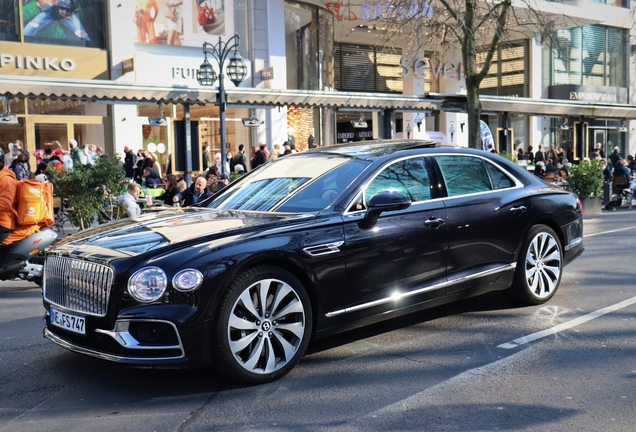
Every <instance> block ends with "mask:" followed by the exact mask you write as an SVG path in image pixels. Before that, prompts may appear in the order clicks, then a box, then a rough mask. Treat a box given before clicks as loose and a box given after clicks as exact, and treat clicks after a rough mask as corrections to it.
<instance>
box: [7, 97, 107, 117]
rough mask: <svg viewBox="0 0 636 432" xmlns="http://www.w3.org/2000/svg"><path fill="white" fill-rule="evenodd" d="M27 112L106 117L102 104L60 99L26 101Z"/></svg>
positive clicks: (104, 106) (104, 107)
mask: <svg viewBox="0 0 636 432" xmlns="http://www.w3.org/2000/svg"><path fill="white" fill-rule="evenodd" d="M12 106H13V105H12ZM27 111H28V113H29V114H55V115H92V116H101V117H106V116H107V115H108V114H107V110H106V105H104V104H97V103H91V102H82V101H72V100H61V99H55V100H53V99H27Z"/></svg>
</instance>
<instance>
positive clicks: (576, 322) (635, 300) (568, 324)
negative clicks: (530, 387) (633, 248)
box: [497, 297, 636, 349]
mask: <svg viewBox="0 0 636 432" xmlns="http://www.w3.org/2000/svg"><path fill="white" fill-rule="evenodd" d="M634 303H636V297H632V298H629V299H627V300H624V301H622V302H620V303H616V304H614V305H611V306H607V307H605V308H603V309H599V310H597V311H595V312H591V313H589V314H587V315H583V316H581V317H578V318H575V319H573V320H571V321H568V322H564V323H562V324H559V325H556V326H554V327H552V328H549V329H546V330H542V331H540V332H536V333H532V334H530V335H528V336H523V337H520V338H519V339H515V340H513V341H511V342H506V343H503V344H501V345H498V346H497V348H503V349H512V348H516V347H518V346H519V345H524V344H527V343H529V342H533V341H536V340H538V339H541V338H544V337H546V336H551V335H555V334H557V333H559V332H562V331H564V330H568V329H571V328H572V327H576V326H578V325H581V324H584V323H586V322H588V321H591V320H593V319H595V318H598V317H601V316H603V315H605V314H608V313H610V312H614V311H617V310H619V309H623V308H624V307H627V306H630V305H633V304H634Z"/></svg>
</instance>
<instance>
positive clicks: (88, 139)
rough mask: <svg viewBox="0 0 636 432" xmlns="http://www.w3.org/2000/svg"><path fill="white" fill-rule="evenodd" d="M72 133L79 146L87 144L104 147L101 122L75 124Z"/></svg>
mask: <svg viewBox="0 0 636 432" xmlns="http://www.w3.org/2000/svg"><path fill="white" fill-rule="evenodd" d="M73 135H74V137H75V139H76V140H77V143H78V144H79V145H80V146H85V145H88V144H93V145H96V146H97V147H101V148H103V149H105V148H106V146H105V142H104V125H101V124H76V125H74V127H73Z"/></svg>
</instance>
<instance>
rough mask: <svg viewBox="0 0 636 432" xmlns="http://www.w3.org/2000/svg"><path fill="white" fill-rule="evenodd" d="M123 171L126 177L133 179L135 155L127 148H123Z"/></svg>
mask: <svg viewBox="0 0 636 432" xmlns="http://www.w3.org/2000/svg"><path fill="white" fill-rule="evenodd" d="M124 155H125V156H124V170H125V171H126V177H128V178H135V154H134V153H133V151H132V149H131V148H130V147H128V146H126V147H124Z"/></svg>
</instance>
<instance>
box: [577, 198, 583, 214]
mask: <svg viewBox="0 0 636 432" xmlns="http://www.w3.org/2000/svg"><path fill="white" fill-rule="evenodd" d="M576 200H577V201H578V203H579V210H581V217H583V216H584V215H583V203H582V202H581V198H577V199H576Z"/></svg>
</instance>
